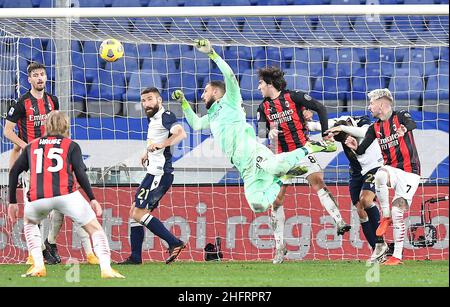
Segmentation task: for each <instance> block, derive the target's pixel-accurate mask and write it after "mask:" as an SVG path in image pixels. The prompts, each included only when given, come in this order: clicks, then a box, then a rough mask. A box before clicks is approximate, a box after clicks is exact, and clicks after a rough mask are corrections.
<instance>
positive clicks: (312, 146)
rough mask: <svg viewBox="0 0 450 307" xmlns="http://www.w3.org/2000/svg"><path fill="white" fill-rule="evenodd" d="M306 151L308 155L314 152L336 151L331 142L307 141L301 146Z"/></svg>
mask: <svg viewBox="0 0 450 307" xmlns="http://www.w3.org/2000/svg"><path fill="white" fill-rule="evenodd" d="M303 148H305V149H306V150H307V151H308V154H310V153H315V152H321V151H324V152H333V151H336V150H337V146H336V144H335V143H334V142H331V141H319V142H317V141H308V142H307V143H306V144H305V146H303Z"/></svg>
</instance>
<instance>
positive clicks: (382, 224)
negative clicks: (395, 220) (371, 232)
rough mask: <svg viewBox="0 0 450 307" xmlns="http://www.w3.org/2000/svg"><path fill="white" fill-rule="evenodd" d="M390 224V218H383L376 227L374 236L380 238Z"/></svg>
mask: <svg viewBox="0 0 450 307" xmlns="http://www.w3.org/2000/svg"><path fill="white" fill-rule="evenodd" d="M391 224H392V218H390V217H383V218H382V219H381V221H380V225H378V228H377V231H376V233H375V234H376V235H377V237H382V236H384V234H385V233H386V230H387V228H388V227H389V225H391Z"/></svg>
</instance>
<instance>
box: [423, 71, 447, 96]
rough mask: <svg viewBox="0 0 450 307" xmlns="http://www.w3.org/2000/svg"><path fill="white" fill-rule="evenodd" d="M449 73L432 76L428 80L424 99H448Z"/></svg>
mask: <svg viewBox="0 0 450 307" xmlns="http://www.w3.org/2000/svg"><path fill="white" fill-rule="evenodd" d="M448 82H449V79H448V74H446V75H443V74H441V75H437V76H430V77H429V78H428V81H427V86H426V88H425V95H424V99H430V100H437V99H439V100H448V99H449V95H448V90H449V89H448Z"/></svg>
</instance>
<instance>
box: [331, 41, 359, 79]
mask: <svg viewBox="0 0 450 307" xmlns="http://www.w3.org/2000/svg"><path fill="white" fill-rule="evenodd" d="M327 54H328V60H327V62H328V64H327V68H328V67H331V66H334V68H335V70H337V71H340V73H341V74H342V75H341V77H350V76H352V75H353V74H354V73H355V72H356V71H357V70H358V69H360V68H361V61H360V59H359V57H358V54H357V53H356V51H355V50H354V49H353V48H339V49H335V48H332V49H330V50H329V52H328V53H327Z"/></svg>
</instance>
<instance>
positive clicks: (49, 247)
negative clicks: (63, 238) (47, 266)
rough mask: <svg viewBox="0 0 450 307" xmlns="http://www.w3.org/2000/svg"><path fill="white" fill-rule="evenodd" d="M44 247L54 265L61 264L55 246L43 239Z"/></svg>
mask: <svg viewBox="0 0 450 307" xmlns="http://www.w3.org/2000/svg"><path fill="white" fill-rule="evenodd" d="M44 245H45V249H46V250H48V251H49V252H50V254H51V255H52V257H53V258H54V259H55V260H56V263H61V257H60V256H59V254H58V247H56V244H50V242H48V239H45V242H44ZM51 264H52V263H51Z"/></svg>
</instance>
